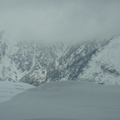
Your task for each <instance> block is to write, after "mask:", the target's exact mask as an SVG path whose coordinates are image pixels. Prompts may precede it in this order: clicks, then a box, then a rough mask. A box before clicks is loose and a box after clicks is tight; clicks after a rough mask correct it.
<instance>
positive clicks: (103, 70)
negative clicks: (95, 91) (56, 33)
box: [0, 32, 120, 86]
mask: <svg viewBox="0 0 120 120" xmlns="http://www.w3.org/2000/svg"><path fill="white" fill-rule="evenodd" d="M3 33H4V32H1V33H0V80H1V81H5V80H7V81H22V82H26V83H30V84H32V85H36V86H37V85H39V84H41V83H43V82H48V81H57V80H66V79H67V80H89V81H94V82H97V83H102V84H103V83H106V84H120V82H119V78H120V67H119V61H120V56H119V49H120V42H119V41H120V37H119V36H117V37H114V38H112V39H110V40H106V41H102V42H99V41H92V42H84V43H77V44H76V43H74V44H72V45H64V43H57V44H44V43H39V42H37V43H35V42H16V43H14V44H11V43H10V42H9V41H7V40H5V39H3V38H2V34H3Z"/></svg>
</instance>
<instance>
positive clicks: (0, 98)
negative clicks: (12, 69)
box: [0, 81, 33, 103]
mask: <svg viewBox="0 0 120 120" xmlns="http://www.w3.org/2000/svg"><path fill="white" fill-rule="evenodd" d="M30 88H33V86H32V85H29V84H27V83H22V82H16V83H14V82H9V81H0V103H2V102H5V101H8V100H10V99H11V98H12V97H14V96H15V95H17V94H19V93H22V92H24V91H25V90H27V89H30Z"/></svg>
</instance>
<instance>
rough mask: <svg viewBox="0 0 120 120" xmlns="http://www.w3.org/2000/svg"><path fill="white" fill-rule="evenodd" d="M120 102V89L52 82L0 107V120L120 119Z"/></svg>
mask: <svg viewBox="0 0 120 120" xmlns="http://www.w3.org/2000/svg"><path fill="white" fill-rule="evenodd" d="M119 102H120V87H119V86H113V85H109V86H108V85H107V86H106V85H100V84H95V83H90V82H85V81H59V82H49V83H45V84H42V85H40V86H38V87H36V88H33V89H29V90H27V91H25V92H24V93H21V94H19V95H17V96H15V97H14V98H13V99H11V100H10V101H8V102H5V103H2V104H0V120H120V103H119Z"/></svg>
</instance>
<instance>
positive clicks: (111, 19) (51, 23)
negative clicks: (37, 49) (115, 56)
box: [0, 0, 120, 42]
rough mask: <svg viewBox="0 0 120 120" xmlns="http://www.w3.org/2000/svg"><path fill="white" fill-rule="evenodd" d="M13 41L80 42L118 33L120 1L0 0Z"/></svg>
mask: <svg viewBox="0 0 120 120" xmlns="http://www.w3.org/2000/svg"><path fill="white" fill-rule="evenodd" d="M2 30H4V31H6V32H8V33H10V34H11V36H12V37H11V38H12V39H13V40H15V39H17V40H37V41H38V40H42V41H46V42H51V41H53V42H55V41H72V42H74V41H84V40H93V39H105V38H110V37H112V36H114V35H120V0H0V31H2Z"/></svg>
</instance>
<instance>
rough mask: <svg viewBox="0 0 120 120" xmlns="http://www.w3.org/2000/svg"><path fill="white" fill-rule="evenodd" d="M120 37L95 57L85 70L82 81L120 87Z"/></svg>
mask: <svg viewBox="0 0 120 120" xmlns="http://www.w3.org/2000/svg"><path fill="white" fill-rule="evenodd" d="M119 52H120V36H116V37H114V38H112V39H110V40H109V42H108V44H107V45H105V46H104V47H102V48H100V49H99V50H98V51H97V52H96V54H95V55H93V57H92V59H91V61H90V62H89V64H88V66H87V67H86V68H85V69H84V72H83V73H84V74H83V75H80V76H79V78H80V79H81V78H82V79H86V80H87V79H89V80H91V81H92V80H93V81H95V82H97V83H105V84H113V85H115V84H118V85H120V54H119Z"/></svg>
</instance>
